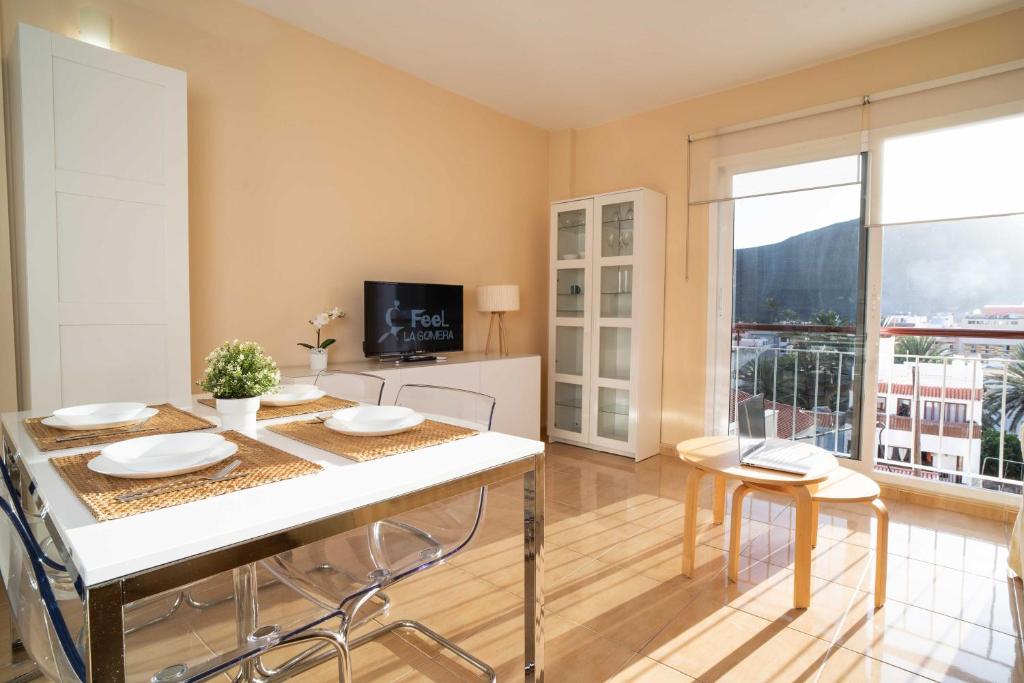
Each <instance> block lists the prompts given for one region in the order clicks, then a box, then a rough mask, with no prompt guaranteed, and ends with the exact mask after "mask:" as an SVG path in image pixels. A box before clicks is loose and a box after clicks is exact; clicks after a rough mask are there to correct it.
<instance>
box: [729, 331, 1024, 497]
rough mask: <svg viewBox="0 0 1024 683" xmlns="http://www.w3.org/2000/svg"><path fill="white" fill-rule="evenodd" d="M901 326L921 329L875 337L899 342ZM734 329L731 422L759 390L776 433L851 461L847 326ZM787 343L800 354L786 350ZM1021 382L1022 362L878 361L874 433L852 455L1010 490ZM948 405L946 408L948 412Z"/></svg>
mask: <svg viewBox="0 0 1024 683" xmlns="http://www.w3.org/2000/svg"><path fill="white" fill-rule="evenodd" d="M812 327H813V328H817V327H822V328H825V327H827V329H821V330H818V329H811V328H812ZM896 330H898V332H897V331H896ZM910 330H913V331H914V332H916V333H920V332H922V330H920V328H886V329H883V330H882V333H883V336H887V335H888V334H890V332H891V333H892V334H893V336H903V335H907V334H908V332H909V331H910ZM748 332H773V333H777V334H778V336H779V337H780V338H784V339H782V341H781V342H779V341H776V344H777V345H773V343H772V342H773V340H772V339H770V338H764V337H762V338H760V339H756V338H751V337H749V336H748V337H746V338H744V334H745V333H748ZM924 332H925V333H926V334H927V335H928V336H936V337H938V336H942V337H946V338H960V337H963V338H968V339H978V338H990V339H1000V340H1006V339H1010V340H1013V339H1014V338H1015V337H1017V336H1020V337H1021V340H1022V341H1024V334H1022V333H1020V332H1013V331H1007V330H1000V331H994V330H971V331H970V332H971V334H960V331H959V330H950V329H945V328H942V329H941V332H942V334H941V335H939V334H931V333H937V332H939V330H925V331H924ZM734 333H735V337H734V338H735V340H736V342H737V344H736V345H734V346H733V348H732V367H731V373H732V374H731V377H732V391H731V392H730V411H729V412H730V416H729V418H730V422H732V421H733V416H734V415H735V410H736V404H737V403H738V402H739V401H740V400H742V399H743V398H744V397H746V396H747V395H753V394H756V393H764V394H765V399H766V401H767V404H768V408H769V410H773V411H774V424H775V429H776V435H777V436H779V437H781V438H789V439H794V440H802V441H807V442H811V443H815V444H817V445H819V446H822V447H825V448H829V449H830V450H832V451H834V452H836V453H837V454H838V455H850V452H849V451H850V443H851V436H852V434H853V431H854V429H855V425H854V421H855V417H854V416H853V414H852V413H853V410H852V407H853V406H855V404H856V401H855V400H854V396H853V388H854V386H855V382H854V379H855V377H854V372H855V368H857V365H856V363H855V362H854V361H855V353H857V351H855V350H854V348H855V345H854V343H853V340H854V337H853V336H852V328H847V327H845V326H843V327H835V328H833V327H828V326H800V325H788V324H787V325H760V324H744V325H737V326H735V328H734ZM794 335H796V336H794ZM793 339H799V342H800V343H799V346H801V347H803V348H795V347H793V343H792V342H793ZM1022 380H1024V358H1017V357H1012V358H1011V357H999V358H991V357H990V358H981V357H974V356H967V355H951V354H949V353H948V352H943V355H927V356H926V355H907V354H893V355H892V357H891V358H880V359H879V376H878V378H877V382H878V384H877V396H878V397H879V398H885V399H886V404H885V406H884V410H877V411H876V417H877V419H876V426H875V433H874V434H869V435H865V434H861V435H860V436H861V438H862V439H863V440H862V442H861V443H863V444H864V445H865V446H868V445H869V444H870V443H872V442H874V443H875V448H873V449H871V448H862V449H858V450H860V451H861V452H862V453H868V452H871V453H873V454H874V457H875V464H876V469H878V470H880V471H888V472H895V473H899V474H905V475H908V476H915V477H920V478H926V479H938V480H943V481H948V482H951V483H958V484H962V485H966V486H973V487H984V488H990V489H1000V490H1005V491H1012V492H1018V493H1019V492H1021V481H1022V478H1024V464H1022V463H1021V458H1020V449H1019V441H1018V435H1017V430H1018V429H1019V427H1020V424H1019V423H1020V422H1024V406H1022V405H1021V404H1020V403H1021V401H1024V386H1021V381H1022ZM947 404H949V405H954V404H955V405H956V411H955V412H950V409H949V408H947ZM964 406H965V407H964ZM856 428H858V429H859V426H857V427H856ZM894 447H895V448H896V449H898V450H897V451H894V450H893V448H894ZM894 452H895V453H898V454H899V455H898V456H896V459H894V457H893V453H894Z"/></svg>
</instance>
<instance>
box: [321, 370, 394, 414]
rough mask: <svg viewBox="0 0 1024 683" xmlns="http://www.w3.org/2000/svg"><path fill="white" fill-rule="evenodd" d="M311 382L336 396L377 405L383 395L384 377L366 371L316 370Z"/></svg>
mask: <svg viewBox="0 0 1024 683" xmlns="http://www.w3.org/2000/svg"><path fill="white" fill-rule="evenodd" d="M313 383H314V384H316V385H317V386H318V387H320V388H321V389H323V390H324V391H326V392H327V393H329V394H331V395H332V396H337V397H338V398H347V399H348V400H350V401H358V402H360V403H369V404H370V405H375V406H379V405H380V401H381V398H382V397H383V396H384V378H383V377H378V376H377V375H371V374H370V373H368V372H342V371H333V370H325V371H323V372H318V373H317V375H316V379H315V380H313Z"/></svg>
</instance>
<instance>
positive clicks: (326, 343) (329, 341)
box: [320, 339, 337, 349]
mask: <svg viewBox="0 0 1024 683" xmlns="http://www.w3.org/2000/svg"><path fill="white" fill-rule="evenodd" d="M335 341H337V340H335V339H324V340H323V341H322V342H320V348H321V349H326V348H327V347H328V346H330V345H331V344H333V343H334V342H335Z"/></svg>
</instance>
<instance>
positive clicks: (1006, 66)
mask: <svg viewBox="0 0 1024 683" xmlns="http://www.w3.org/2000/svg"><path fill="white" fill-rule="evenodd" d="M1018 69H1024V59H1017V60H1014V61H1012V62H1004V63H1003V64H996V65H994V66H989V67H985V68H983V69H976V70H974V71H965V72H963V73H959V74H954V75H953V76H947V77H945V78H937V79H934V80H931V81H924V82H922V83H915V84H913V85H907V86H903V87H900V88H891V89H889V90H882V91H879V92H877V93H873V94H868V95H863V96H861V97H850V98H847V99H844V100H839V101H837V102H831V103H829V104H823V105H820V106H816V107H808V108H806V109H799V110H797V111H794V112H789V113H786V114H780V115H778V116H770V117H766V118H762V119H757V120H755V121H748V122H746V123H738V124H736V125H734V126H724V127H722V128H715V129H713V130H708V131H703V132H700V133H694V134H691V135H687V136H686V141H687V142H688V143H689V142H697V141H699V140H706V139H708V138H713V137H718V136H720V135H729V134H731V133H740V132H743V131H746V130H752V129H754V128H761V127H763V126H770V125H772V124H775V123H785V122H788V121H798V120H800V119H806V118H810V117H812V116H818V115H820V114H830V113H832V112H834V111H842V110H843V109H853V108H855V107H863V106H865V105H868V104H871V103H872V102H881V101H883V100H888V99H892V98H895V97H901V96H903V95H912V94H914V93H919V92H924V91H926V90H934V89H936V88H941V87H944V86H947V85H955V84H957V83H963V82H966V81H973V80H975V79H978V78H985V77H986V76H995V75H997V74H1002V73H1007V72H1009V71H1016V70H1018Z"/></svg>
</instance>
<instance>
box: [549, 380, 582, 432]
mask: <svg viewBox="0 0 1024 683" xmlns="http://www.w3.org/2000/svg"><path fill="white" fill-rule="evenodd" d="M555 429H561V430H563V431H566V432H574V433H576V434H581V433H582V432H583V386H582V385H580V384H570V383H569V382H555Z"/></svg>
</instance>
